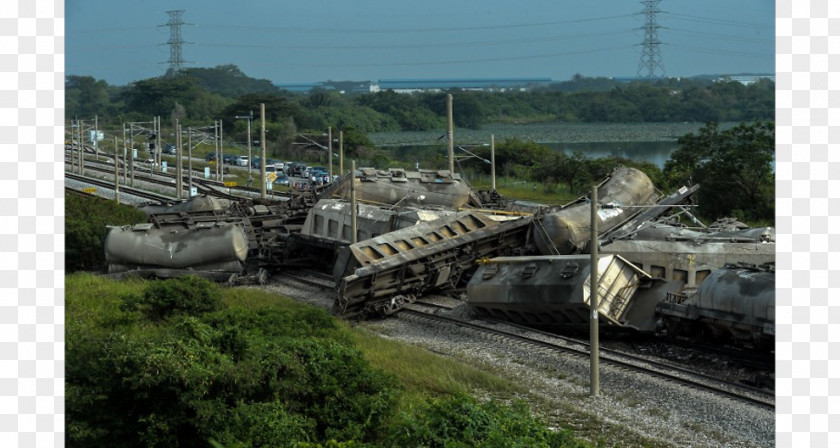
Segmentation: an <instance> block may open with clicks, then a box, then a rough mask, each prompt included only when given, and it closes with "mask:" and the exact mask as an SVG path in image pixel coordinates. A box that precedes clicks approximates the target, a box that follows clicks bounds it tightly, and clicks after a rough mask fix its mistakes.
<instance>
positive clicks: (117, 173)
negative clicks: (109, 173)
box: [114, 128, 125, 204]
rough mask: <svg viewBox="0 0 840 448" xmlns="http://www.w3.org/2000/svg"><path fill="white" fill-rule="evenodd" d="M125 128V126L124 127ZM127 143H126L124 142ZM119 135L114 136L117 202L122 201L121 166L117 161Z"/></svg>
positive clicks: (115, 195) (115, 196) (115, 194)
mask: <svg viewBox="0 0 840 448" xmlns="http://www.w3.org/2000/svg"><path fill="white" fill-rule="evenodd" d="M123 129H125V128H123ZM123 145H125V143H123ZM118 149H119V148H118V147H117V136H116V135H115V136H114V199H115V200H116V201H117V204H119V203H120V166H119V164H118V163H117V160H119V157H118V156H117V150H118Z"/></svg>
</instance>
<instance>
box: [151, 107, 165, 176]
mask: <svg viewBox="0 0 840 448" xmlns="http://www.w3.org/2000/svg"><path fill="white" fill-rule="evenodd" d="M162 134H163V129H161V122H160V116H158V117H157V127H156V128H155V136H157V139H156V140H157V141H156V142H155V155H153V156H152V158H153V159H155V165H154V166H155V167H156V168H157V169H158V170H160V169H161V168H162V167H163V163H161V162H163V147H161V146H160V139H161V138H162V137H163V136H162Z"/></svg>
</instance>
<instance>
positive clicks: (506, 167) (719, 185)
mask: <svg viewBox="0 0 840 448" xmlns="http://www.w3.org/2000/svg"><path fill="white" fill-rule="evenodd" d="M677 143H678V144H679V145H680V148H679V149H677V150H676V151H674V152H673V153H672V154H671V157H670V158H669V159H668V161H666V162H665V166H664V167H663V168H662V169H660V168H659V167H658V166H656V165H655V164H653V163H650V162H641V161H634V160H629V159H622V158H616V157H607V158H597V159H592V158H588V157H586V156H585V155H584V154H582V153H580V152H577V153H573V154H570V155H569V154H565V153H563V152H558V151H552V150H550V149H549V148H548V147H546V146H544V145H540V144H537V143H534V142H529V141H523V140H519V139H509V140H505V141H503V142H501V143H498V144H497V145H496V148H495V161H496V166H497V168H496V170H497V171H496V173H497V176H500V177H502V176H503V177H505V178H518V179H528V180H531V181H534V182H536V183H539V184H540V185H541V186H542V189H543V191H544V192H545V193H549V194H552V193H557V192H561V191H562V192H565V193H567V194H571V195H573V197H578V196H580V195H585V194H587V193H588V191H589V189H590V188H591V187H592V185H594V184H596V183H598V182H599V181H601V180H602V179H604V178H605V177H606V176H607V175H609V173H610V172H611V171H612V170H613V169H615V168H616V167H618V166H621V165H623V166H631V167H634V168H638V169H640V170H641V171H643V172H644V173H645V174H647V176H648V177H649V178H650V179H651V181H652V182H653V184H654V186H655V187H656V188H658V189H659V190H661V191H663V192H665V193H671V192H673V191H676V190H677V189H679V188H680V187H682V186H690V185H693V184H695V183H699V184H700V185H701V188H700V190H699V192H698V193H697V195H696V199H697V206H698V208H697V209H696V210H695V212H696V214H697V215H699V216H700V217H702V218H704V219H708V220H716V219H719V218H723V217H727V216H734V217H737V218H739V219H741V220H744V221H748V222H753V223H762V224H766V225H772V222H773V220H774V217H775V180H774V172H773V161H774V150H775V126H774V123H773V122H772V121H757V122H753V123H741V124H739V125H737V126H735V127H733V128H731V129H725V130H722V129H720V128H719V127H718V125H717V124H716V123H713V122H712V123H708V124H706V125H705V126H704V127H702V128H700V130H699V131H698V132H697V133H696V134H695V133H693V132H692V133H689V134H686V135H683V136H682V137H680V138H679V139H677ZM473 151H474V152H475V154H476V155H477V156H478V157H480V158H483V159H487V158H489V157H490V153H489V152H490V150H489V148H487V147H477V148H473ZM464 168H465V169H464V170H463V171H464V172H466V173H467V175H483V176H487V175H489V172H490V167H489V165H487V164H478V163H475V164H471V165H469V167H464Z"/></svg>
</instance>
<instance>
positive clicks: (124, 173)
mask: <svg viewBox="0 0 840 448" xmlns="http://www.w3.org/2000/svg"><path fill="white" fill-rule="evenodd" d="M126 141H127V140H126V139H125V123H123V161H125V154H126V149H125V145H126ZM114 157H117V152H116V149H115V150H114ZM123 182H124V183H128V170H127V169H126V167H125V166H124V165H123Z"/></svg>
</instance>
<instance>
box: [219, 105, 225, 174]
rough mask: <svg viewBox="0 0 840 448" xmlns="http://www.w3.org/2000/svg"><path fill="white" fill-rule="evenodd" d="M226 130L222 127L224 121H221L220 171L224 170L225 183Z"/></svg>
mask: <svg viewBox="0 0 840 448" xmlns="http://www.w3.org/2000/svg"><path fill="white" fill-rule="evenodd" d="M224 132H225V129H224V127H223V126H222V120H221V119H219V163H220V164H221V165H220V166H219V169H221V170H222V182H224V181H225V137H224V135H223V134H224Z"/></svg>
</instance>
